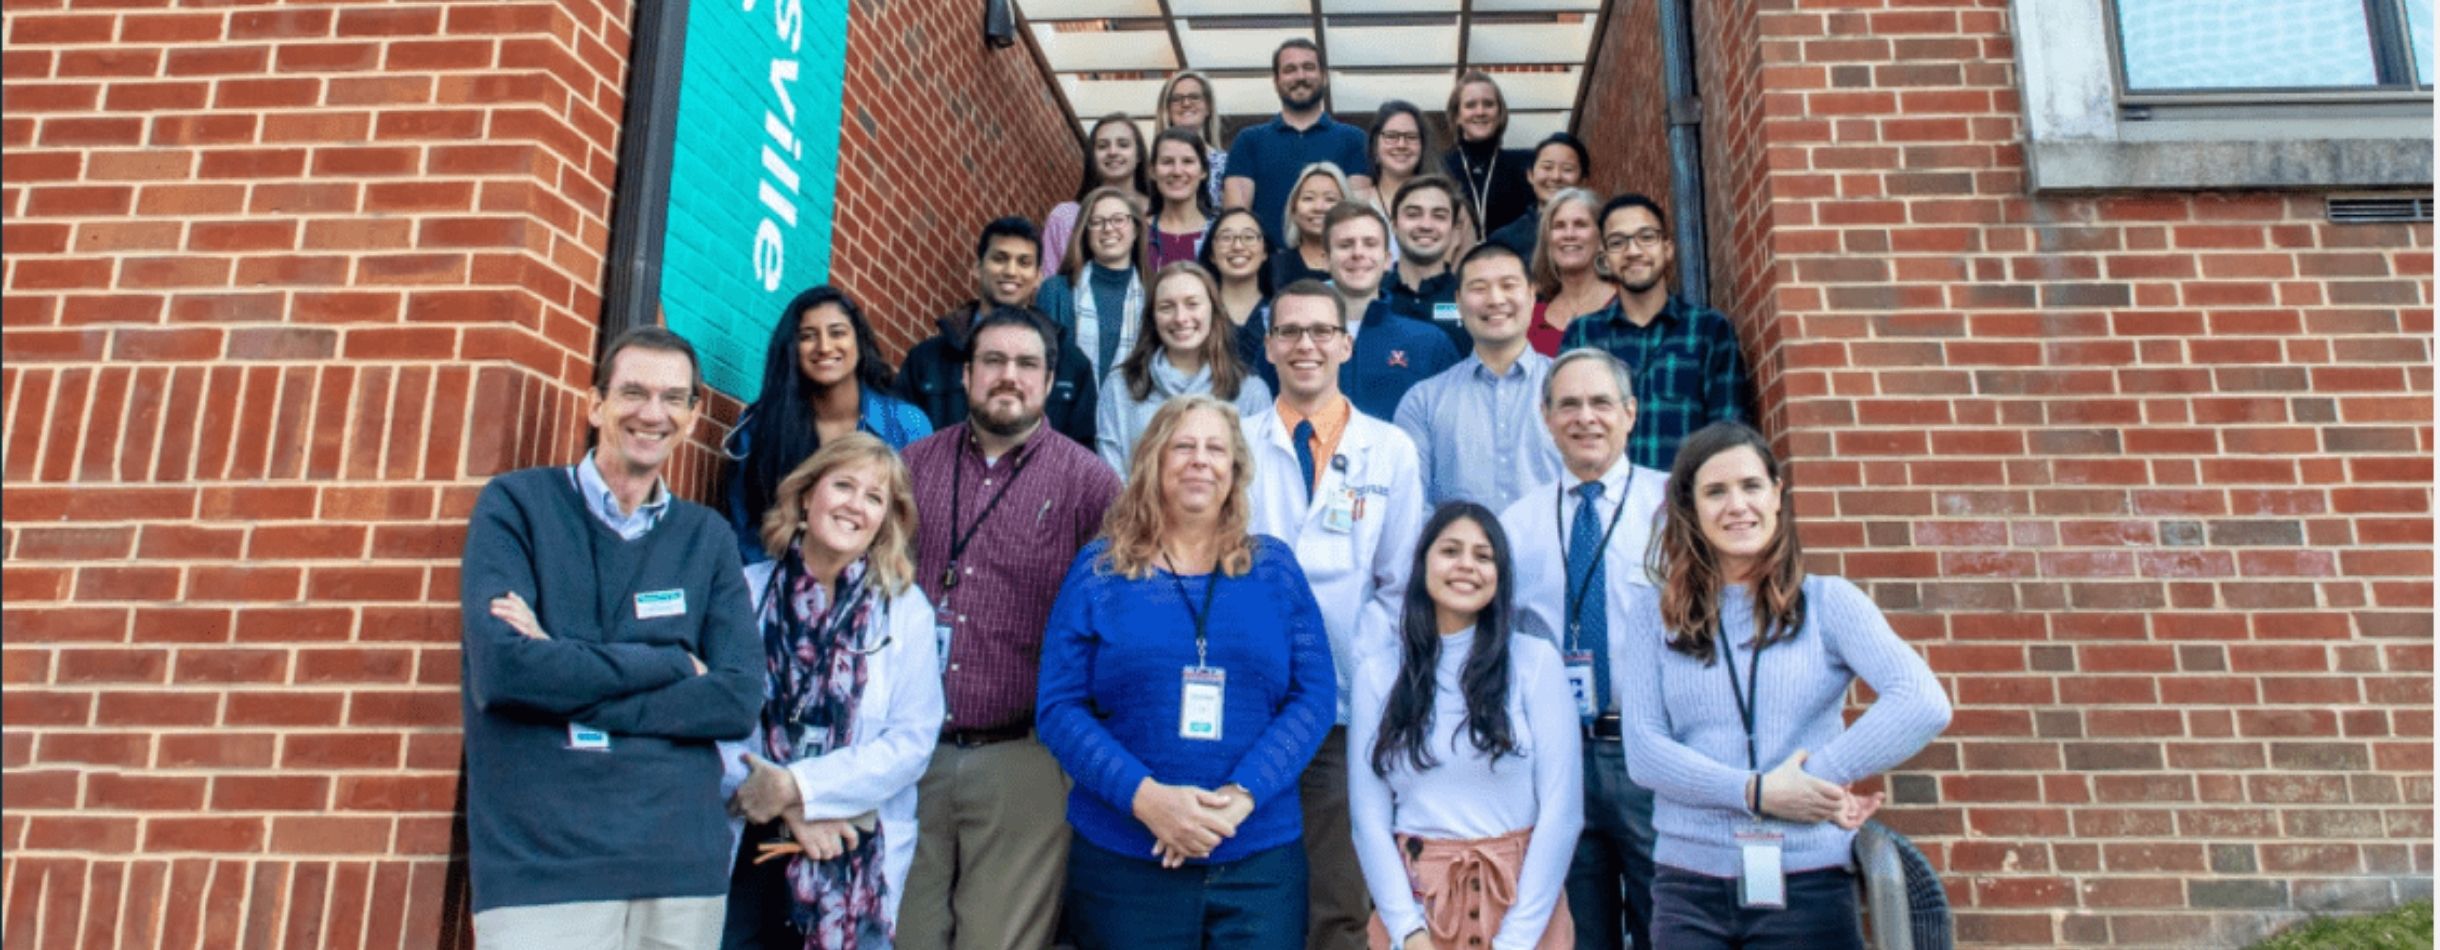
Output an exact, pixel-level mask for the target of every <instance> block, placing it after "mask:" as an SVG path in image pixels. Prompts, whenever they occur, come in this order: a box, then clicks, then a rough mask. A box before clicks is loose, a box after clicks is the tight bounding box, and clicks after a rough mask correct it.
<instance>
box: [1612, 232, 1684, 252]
mask: <svg viewBox="0 0 2440 950" xmlns="http://www.w3.org/2000/svg"><path fill="white" fill-rule="evenodd" d="M1668 239H1669V236H1668V235H1666V234H1663V233H1661V229H1659V228H1645V229H1643V230H1641V231H1637V232H1635V233H1633V234H1613V235H1610V236H1609V237H1605V238H1602V239H1601V249H1602V250H1605V251H1609V252H1610V253H1613V254H1616V253H1618V252H1620V251H1624V250H1626V249H1627V245H1629V244H1633V245H1635V246H1636V247H1640V248H1643V249H1644V250H1647V251H1650V250H1657V249H1659V248H1660V246H1661V242H1663V241H1666V240H1668Z"/></svg>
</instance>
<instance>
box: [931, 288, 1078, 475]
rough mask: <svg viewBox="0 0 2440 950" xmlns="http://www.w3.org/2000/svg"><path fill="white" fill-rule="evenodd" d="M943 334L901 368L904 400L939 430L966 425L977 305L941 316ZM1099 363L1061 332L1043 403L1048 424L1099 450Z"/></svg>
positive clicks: (1043, 412) (966, 306) (933, 338)
mask: <svg viewBox="0 0 2440 950" xmlns="http://www.w3.org/2000/svg"><path fill="white" fill-rule="evenodd" d="M939 322H940V332H939V333H935V334H933V335H932V336H931V338H929V339H926V340H924V341H923V342H921V343H917V344H915V348H914V349H911V350H908V351H907V358H906V361H905V362H904V363H901V364H899V367H898V395H899V398H902V399H905V400H906V401H908V402H911V403H914V404H915V408H917V409H921V410H923V414H924V415H925V416H927V417H929V418H930V419H931V420H932V428H933V430H934V431H938V430H941V429H946V428H948V427H950V426H953V425H956V424H958V423H960V422H964V421H966V360H967V357H968V356H969V355H970V352H969V349H968V348H969V346H971V344H972V341H971V340H970V339H969V338H968V337H967V330H968V329H969V328H971V327H972V326H973V325H974V305H973V304H967V305H965V306H963V307H959V308H958V309H956V310H952V311H950V312H948V313H947V314H944V315H942V316H941V318H940V321H939ZM1095 390H1096V387H1095V383H1094V381H1093V364H1092V363H1090V362H1088V361H1086V359H1085V357H1084V351H1083V350H1080V349H1077V348H1076V341H1075V340H1074V339H1073V338H1071V337H1070V336H1069V335H1068V334H1067V333H1066V332H1065V331H1061V332H1060V333H1059V369H1058V372H1057V373H1056V374H1055V375H1053V376H1052V378H1051V391H1050V394H1049V396H1048V397H1047V398H1045V399H1044V400H1043V403H1042V417H1043V421H1045V422H1048V423H1050V426H1051V428H1053V429H1056V430H1058V431H1059V433H1060V434H1061V435H1065V436H1067V437H1068V438H1071V439H1074V440H1076V442H1077V443H1078V444H1080V445H1083V446H1084V447H1085V448H1087V449H1090V448H1092V447H1093V411H1094V409H1095V408H1096V405H1097V403H1096V400H1097V399H1098V398H1099V394H1098V393H1097V392H1096V391H1095Z"/></svg>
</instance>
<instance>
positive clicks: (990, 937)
mask: <svg viewBox="0 0 2440 950" xmlns="http://www.w3.org/2000/svg"><path fill="white" fill-rule="evenodd" d="M1067 790H1068V779H1067V775H1066V773H1063V772H1061V771H1059V763H1058V761H1057V760H1054V759H1052V758H1051V753H1050V750H1049V749H1046V748H1043V747H1042V743H1041V742H1039V741H1036V740H1034V739H1033V738H1031V737H1028V738H1024V739H1017V740H1012V741H1009V742H995V743H993V744H991V745H986V746H977V747H974V748H971V749H961V748H958V747H957V746H954V745H951V744H949V743H946V742H943V743H941V745H940V747H939V748H938V749H936V750H934V751H933V753H932V764H931V766H930V767H928V768H926V769H925V770H924V774H923V782H922V783H921V784H920V785H918V786H917V791H916V799H915V809H916V815H915V824H916V829H917V833H916V838H915V866H914V868H913V869H911V870H909V871H908V872H907V883H906V896H905V898H904V899H903V900H902V901H901V902H900V903H899V905H898V947H899V948H900V950H1040V948H1042V947H1047V946H1050V943H1051V929H1052V927H1053V926H1054V925H1055V924H1056V923H1057V922H1058V920H1059V895H1060V892H1061V891H1062V890H1063V889H1064V888H1065V886H1066V884H1067V854H1068V835H1069V833H1068V824H1067Z"/></svg>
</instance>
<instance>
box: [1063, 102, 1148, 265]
mask: <svg viewBox="0 0 2440 950" xmlns="http://www.w3.org/2000/svg"><path fill="white" fill-rule="evenodd" d="M1086 141H1088V142H1091V143H1092V148H1091V149H1090V150H1088V151H1087V152H1086V153H1085V156H1084V176H1083V178H1082V179H1081V180H1079V182H1078V184H1077V185H1076V197H1075V199H1074V200H1071V201H1062V202H1060V203H1059V204H1058V206H1057V207H1054V208H1052V209H1051V213H1050V214H1047V215H1044V216H1043V218H1042V256H1043V257H1044V258H1046V259H1047V258H1049V257H1051V255H1054V254H1061V253H1064V252H1065V250H1066V248H1067V246H1068V243H1069V241H1070V239H1071V238H1073V237H1074V235H1075V233H1076V222H1077V221H1078V220H1079V219H1081V218H1083V217H1084V210H1085V208H1084V205H1085V196H1086V195H1090V194H1092V193H1093V192H1094V191H1095V190H1097V189H1102V188H1116V189H1118V190H1119V191H1121V192H1124V193H1126V195H1127V197H1128V198H1129V199H1130V200H1132V201H1134V202H1135V210H1136V211H1137V213H1139V214H1140V213H1142V212H1143V211H1144V210H1145V209H1146V208H1148V207H1150V200H1151V190H1152V189H1151V187H1150V182H1151V178H1150V171H1149V169H1148V168H1147V167H1146V166H1147V165H1148V164H1149V163H1148V162H1146V161H1145V157H1144V135H1143V133H1142V132H1139V131H1137V130H1136V128H1135V120H1134V119H1130V118H1127V114H1126V113H1124V112H1113V113H1110V114H1109V115H1105V116H1102V117H1101V118H1099V119H1096V120H1094V121H1093V131H1092V134H1091V135H1089V136H1087V137H1086ZM1046 269H1047V268H1046Z"/></svg>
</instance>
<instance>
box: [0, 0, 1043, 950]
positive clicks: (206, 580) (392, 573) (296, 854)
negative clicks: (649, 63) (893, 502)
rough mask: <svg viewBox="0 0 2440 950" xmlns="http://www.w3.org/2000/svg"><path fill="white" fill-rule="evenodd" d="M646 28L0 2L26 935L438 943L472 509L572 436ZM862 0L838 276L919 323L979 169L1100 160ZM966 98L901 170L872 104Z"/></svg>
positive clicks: (944, 34) (11, 794)
mask: <svg viewBox="0 0 2440 950" xmlns="http://www.w3.org/2000/svg"><path fill="white" fill-rule="evenodd" d="M629 13H630V7H629V6H628V5H626V4H621V3H614V2H608V0H552V2H535V3H496V2H462V3H422V4H399V5H394V6H362V5H354V4H309V3H298V4H288V5H283V6H280V7H277V8H256V7H242V8H237V9H221V8H210V9H181V10H163V9H135V8H131V7H130V5H129V4H126V3H123V2H102V0H95V2H82V0H77V2H68V0H53V2H51V3H47V4H46V3H42V2H12V3H10V4H8V5H7V7H6V13H5V16H4V17H0V35H5V37H6V49H5V55H4V56H0V77H4V78H5V79H6V86H5V101H4V103H0V105H4V107H5V113H6V115H5V118H0V143H4V145H5V148H6V161H5V162H4V163H0V234H4V236H5V259H6V264H5V276H0V286H4V287H5V297H4V300H0V302H4V303H5V320H4V321H0V364H4V365H0V393H5V396H4V397H0V398H4V399H5V403H0V419H5V420H6V430H5V431H6V437H5V440H4V441H0V470H4V471H5V476H6V481H7V491H6V493H5V495H0V519H4V520H5V527H4V528H0V550H5V554H6V560H5V564H4V565H0V583H4V584H5V588H6V598H5V601H6V602H5V608H4V609H0V626H4V627H5V637H4V639H5V646H4V647H0V683H4V684H5V686H6V694H5V700H4V702H5V706H4V707H0V723H4V727H0V740H4V743H0V744H4V753H5V758H4V759H0V764H5V767H6V775H5V779H4V783H5V785H4V787H0V795H4V796H5V799H6V802H7V808H6V812H5V814H4V815H0V850H4V851H5V856H4V857H0V876H4V878H5V884H4V885H0V889H4V891H5V893H4V894H0V915H5V916H4V917H0V928H5V930H6V932H7V933H8V935H9V940H10V945H11V946H15V945H16V944H17V943H18V942H19V941H23V942H25V943H26V944H27V945H29V946H31V945H42V946H50V945H53V944H60V945H94V946H110V945H112V944H113V941H114V940H115V941H116V942H117V945H120V946H127V947H153V946H172V947H178V946H188V947H191V946H197V945H201V946H211V947H222V946H248V947H277V946H285V947H291V948H304V947H324V946H353V945H358V944H362V945H377V946H386V947H400V946H404V947H429V946H433V945H435V944H436V943H437V942H439V941H440V940H441V939H442V938H443V937H444V936H445V935H449V934H451V933H454V932H455V931H454V928H453V927H452V926H451V922H448V921H445V920H444V915H443V903H444V900H445V892H446V888H445V886H444V885H445V881H446V875H447V872H448V869H449V862H448V858H447V855H448V852H449V849H450V826H451V822H452V813H453V806H454V787H455V782H456V769H457V762H458V754H459V740H458V715H459V714H458V693H457V681H458V655H457V648H456V641H457V636H458V632H457V627H456V621H455V604H456V599H457V557H458V553H459V548H460V545H461V543H462V539H463V528H462V523H463V519H464V517H465V514H466V512H467V511H468V509H469V508H470V507H471V505H472V502H473V499H474V495H475V493H476V491H477V490H478V489H479V488H480V486H481V484H482V481H483V480H484V479H485V478H486V477H488V476H489V475H492V474H494V473H497V472H500V471H503V470H507V469H511V468H516V467H521V466H525V465H532V464H540V463H544V462H551V461H563V460H567V459H571V458H574V457H575V456H576V455H577V454H578V453H579V452H580V451H581V446H582V444H583V438H584V429H583V421H582V405H583V400H582V393H583V388H584V386H585V385H586V383H587V381H588V380H589V378H590V375H591V372H592V362H591V360H592V354H593V352H594V348H595V331H596V328H597V326H598V321H599V318H600V303H601V301H600V296H599V295H600V290H601V285H602V269H603V254H604V253H605V249H606V247H607V244H608V221H609V211H610V196H611V190H612V188H613V187H614V183H615V178H616V174H615V173H616V168H615V156H616V153H617V141H616V140H617V133H618V125H619V120H620V117H621V115H622V114H623V108H624V97H625V88H624V82H625V67H626V60H627V56H628V50H629V45H630V44H629V38H628V36H627V34H626V28H627V22H628V17H629ZM934 17H938V18H939V19H937V20H935V19H933V18H934ZM853 22H854V29H855V30H856V32H855V33H854V34H853V35H852V38H851V50H853V52H852V53H851V56H852V57H853V61H852V62H851V64H850V72H849V76H850V79H849V81H850V83H851V86H850V93H849V97H850V101H849V103H848V112H849V115H850V116H851V124H850V128H849V131H848V138H847V142H846V144H845V145H844V150H845V151H846V152H847V153H848V159H849V162H848V163H847V164H848V167H849V169H850V171H849V172H848V174H847V175H846V180H845V181H843V183H842V190H841V200H840V204H839V225H840V241H841V245H840V248H839V250H838V252H837V253H836V255H835V261H836V265H835V267H836V270H837V271H838V274H839V279H840V280H841V281H843V282H847V283H849V285H850V286H852V287H854V288H855V289H856V290H857V291H858V292H859V293H862V294H864V295H866V296H867V297H868V298H870V299H873V300H874V303H875V309H876V310H878V311H880V312H881V313H882V314H884V315H886V317H885V319H886V320H887V321H888V322H889V323H890V325H892V326H893V327H895V328H897V329H898V331H899V332H900V333H904V332H906V326H907V321H908V320H909V319H910V318H909V317H907V316H905V314H909V313H925V314H928V313H930V312H933V311H934V310H936V309H938V308H941V307H945V306H946V303H945V301H944V299H943V298H942V297H941V296H940V295H941V294H942V293H943V291H941V290H939V288H943V287H962V285H963V283H964V278H963V277H962V276H960V275H962V274H963V273H964V271H965V261H966V260H967V258H966V254H967V251H966V248H968V247H970V245H971V241H972V234H973V231H974V229H975V227H977V226H979V224H980V222H981V221H983V220H985V219H986V218H987V217H988V216H989V215H990V214H996V213H999V212H1000V211H1001V210H1002V209H1001V208H999V207H997V206H996V204H991V203H987V202H986V199H985V196H986V195H988V196H990V197H991V199H992V201H995V202H996V201H997V200H1000V199H1002V198H1003V196H1005V198H1006V200H1010V201H1016V202H1019V204H1012V205H1011V206H1010V210H1018V211H1022V212H1024V213H1028V214H1035V215H1038V214H1040V213H1041V212H1042V211H1043V210H1044V209H1046V208H1047V207H1048V201H1047V200H1046V199H1045V198H1044V197H1043V196H1044V195H1046V194H1048V192H1047V191H1045V190H1044V187H1043V186H1040V185H1035V186H1031V192H1029V191H1028V187H1029V186H1027V185H1026V184H1025V182H1027V181H1029V180H1030V179H1027V178H1025V177H1023V176H1018V175H1012V174H1010V173H1007V172H1003V171H1001V170H999V168H998V167H997V166H995V165H993V164H991V163H989V162H987V161H985V160H986V159H992V158H996V157H998V156H999V155H1001V154H1010V155H1022V154H1024V153H1025V152H1026V151H1028V150H1036V151H1038V150H1041V149H1052V150H1055V149H1056V148H1057V147H1058V146H1059V144H1060V143H1061V142H1062V141H1064V142H1065V143H1066V147H1067V148H1068V149H1069V152H1068V155H1067V156H1066V157H1065V158H1062V159H1059V162H1058V167H1062V168H1073V167H1074V165H1075V157H1074V154H1075V153H1074V148H1075V145H1074V139H1073V137H1072V133H1070V132H1068V131H1067V126H1066V124H1065V123H1064V122H1063V121H1060V120H1059V119H1058V118H1057V116H1056V115H1053V114H1048V113H1045V112H1044V111H1043V110H1041V109H1039V108H1035V109H1033V110H1032V111H1026V110H1024V109H1020V108H1018V106H1020V105H1023V104H1026V103H1028V102H1030V101H1031V100H1030V99H1029V97H1027V96H1026V95H1024V90H1026V89H1029V88H1030V89H1034V90H1037V91H1038V90H1040V89H1041V88H1042V83H1043V81H1044V80H1043V78H1042V77H1041V76H1040V75H1039V74H1038V73H1035V72H1033V69H1034V67H1033V63H1032V61H1031V59H1030V58H1028V56H1027V54H1026V52H1025V51H1024V49H1023V48H1018V49H1015V50H1009V51H1001V52H997V53H993V54H991V55H990V57H989V58H988V61H984V60H983V57H982V56H981V54H980V52H979V51H980V42H979V39H978V38H976V37H975V35H974V34H975V30H974V26H975V24H974V23H973V22H972V18H971V17H964V16H954V17H953V16H949V15H948V14H946V13H942V12H938V11H933V12H929V13H927V12H924V11H922V10H918V9H916V8H915V6H913V5H907V4H892V5H888V6H887V7H886V8H885V9H884V10H883V11H882V12H880V13H879V14H876V13H875V12H874V10H873V6H872V5H868V4H858V5H856V7H855V20H854V21H853ZM918 69H920V70H923V72H922V73H918V72H917V70H918ZM911 90H914V91H919V92H920V96H915V95H910V94H909V93H910V91H911ZM1012 90H1014V91H1012ZM922 97H938V99H937V102H939V103H943V104H941V105H939V106H938V107H937V109H936V110H930V111H936V112H937V113H940V114H938V115H931V114H927V111H928V110H927V107H926V106H925V104H924V103H925V102H926V99H924V98H922ZM944 115H945V116H947V117H949V121H951V122H953V123H961V124H963V126H964V127H965V128H967V129H968V131H969V134H967V135H965V136H963V137H962V138H963V139H965V140H966V141H968V142H969V143H970V144H969V145H968V146H966V147H964V148H961V149H942V150H937V151H930V152H899V153H894V154H892V155H889V156H886V157H878V158H877V157H876V155H875V153H876V152H878V151H880V150H881V148H880V145H878V144H877V143H876V142H875V140H874V136H873V133H872V132H871V131H867V130H864V129H862V127H861V126H860V125H859V124H857V123H858V118H856V117H864V116H873V117H875V121H876V122H877V123H878V124H879V128H880V130H881V133H882V135H883V139H884V141H887V140H889V139H893V138H895V139H900V140H909V141H911V140H912V139H914V138H915V137H916V136H918V135H919V134H923V133H925V132H927V131H931V130H934V129H937V128H938V127H939V124H940V123H941V122H942V121H943V119H942V116H944ZM1062 136H1067V137H1066V138H1065V139H1062V138H1061V137H1062ZM969 161H972V162H974V163H975V164H974V165H972V166H971V167H969V166H968V165H966V164H965V163H966V162H969ZM876 175H889V176H895V177H897V179H898V180H901V181H907V182H922V183H926V186H925V187H915V186H912V185H910V186H908V187H906V188H904V189H902V190H895V191H893V190H886V189H881V188H878V187H877V186H876V185H875V184H874V182H873V179H874V178H875V176H876ZM948 182H957V183H959V184H955V185H944V184H942V183H948ZM933 186H938V187H933ZM1028 194H1032V195H1033V196H1032V197H1031V198H1026V197H1024V196H1026V195H1028ZM925 228H930V229H935V230H922V229H925ZM944 232H945V233H951V234H955V235H961V236H957V237H956V238H955V240H954V241H952V242H951V245H952V246H951V248H950V249H949V250H941V249H938V248H935V247H933V246H931V245H932V244H933V243H934V242H935V241H936V240H937V239H938V235H939V234H941V233H944ZM952 263H953V265H954V266H952ZM956 293H959V294H962V293H963V290H958V291H956ZM733 412H734V409H733V404H729V405H728V406H726V407H721V408H718V409H716V412H715V415H719V414H721V413H727V414H729V415H731V416H733ZM700 432H701V435H702V437H703V438H705V439H707V440H708V439H710V438H713V437H716V435H717V432H718V430H717V428H716V424H714V425H707V426H705V427H704V428H703V429H702V430H700ZM682 468H683V471H682V472H681V474H680V475H679V477H678V478H677V481H678V483H679V485H680V486H681V489H682V490H684V491H687V492H688V493H689V494H693V495H696V496H698V497H700V496H701V495H702V494H703V492H702V486H705V485H708V484H711V483H712V479H713V476H714V475H715V474H716V468H715V466H714V464H713V460H712V459H711V458H710V456H709V455H708V454H705V453H701V452H695V453H690V455H689V456H688V457H686V458H684V459H682Z"/></svg>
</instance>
